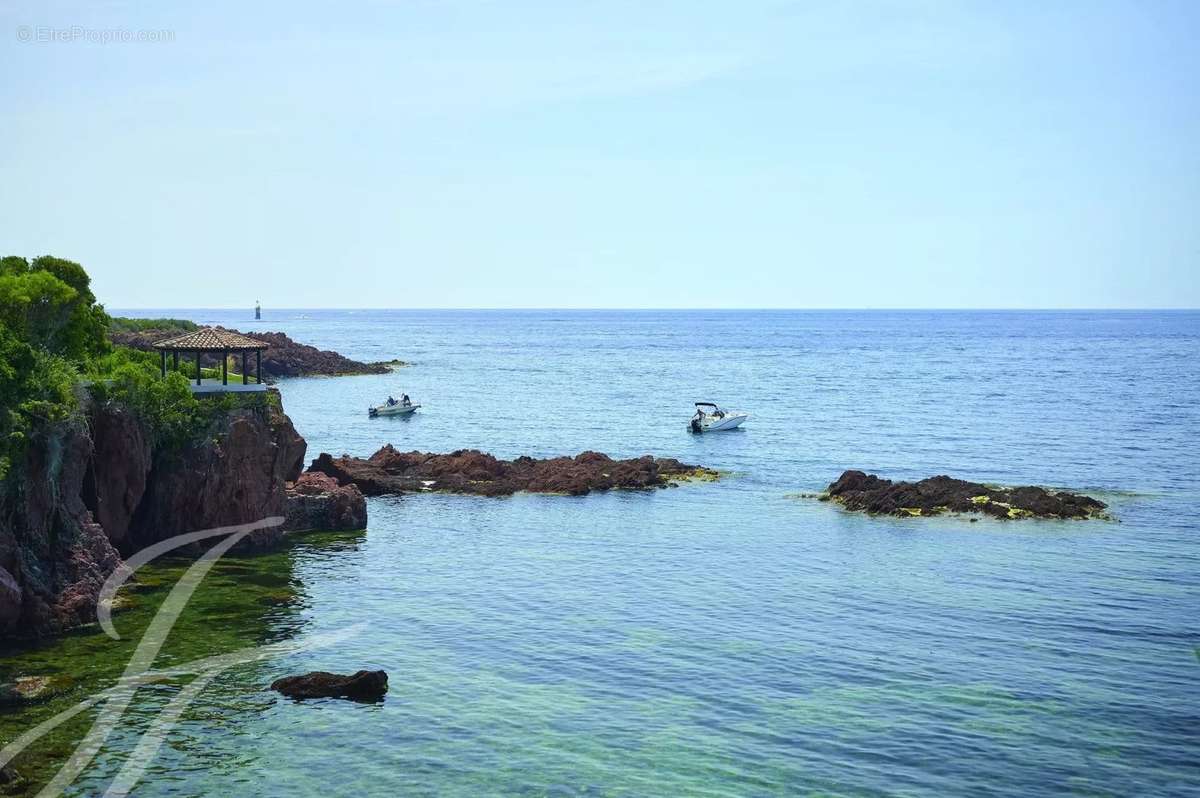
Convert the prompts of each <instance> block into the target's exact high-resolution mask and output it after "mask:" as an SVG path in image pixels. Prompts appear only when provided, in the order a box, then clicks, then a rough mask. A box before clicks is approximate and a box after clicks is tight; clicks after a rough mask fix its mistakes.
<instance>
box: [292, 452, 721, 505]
mask: <svg viewBox="0 0 1200 798" xmlns="http://www.w3.org/2000/svg"><path fill="white" fill-rule="evenodd" d="M309 471H310V472H311V471H317V472H320V473H323V474H328V475H329V476H331V477H333V478H334V479H336V480H337V481H338V482H339V483H341V484H354V485H357V486H358V487H359V488H360V489H361V490H362V492H363V493H365V494H366V495H368V496H378V495H381V494H386V493H410V492H414V491H420V490H437V491H448V492H452V493H474V494H479V495H483V496H507V495H510V494H513V493H516V492H517V491H529V492H532V493H567V494H571V495H576V496H578V495H582V494H585V493H589V492H590V491H593V490H612V489H615V488H624V489H645V488H660V487H667V486H668V485H670V484H672V480H673V479H676V480H677V479H685V478H690V477H702V478H708V479H712V478H715V477H716V472H715V471H711V470H709V469H705V468H700V467H698V466H690V465H686V464H684V463H681V462H679V461H678V460H674V459H671V458H657V459H656V458H654V457H651V456H650V455H645V456H644V457H638V458H633V459H629V460H613V459H612V458H611V457H609V456H608V455H606V454H601V453H599V452H583V453H582V454H580V455H577V456H575V457H555V458H551V459H547V460H535V459H533V458H532V457H518V458H517V459H515V460H498V459H496V458H495V457H493V456H492V455H490V454H486V453H484V452H480V451H476V450H474V449H461V450H459V451H456V452H451V453H450V454H431V453H428V452H399V451H397V450H396V449H394V448H393V447H392V446H391V445H390V444H389V445H387V446H384V447H383V448H382V449H380V450H379V451H377V452H375V454H373V455H371V456H370V457H369V458H367V459H366V460H363V459H362V458H358V457H350V456H348V455H343V456H341V457H336V458H335V457H333V456H332V455H329V454H324V453H322V454H321V455H320V456H318V457H317V459H316V460H314V461H313V463H312V465H311V466H310V467H309Z"/></svg>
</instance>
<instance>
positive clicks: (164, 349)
mask: <svg viewBox="0 0 1200 798" xmlns="http://www.w3.org/2000/svg"><path fill="white" fill-rule="evenodd" d="M154 348H155V349H157V350H158V351H159V354H160V355H161V356H162V375H163V378H164V379H165V378H166V376H167V353H168V352H170V353H171V358H172V360H173V366H174V368H176V369H178V368H179V353H180V352H192V353H195V355H196V384H195V386H194V387H193V388H192V391H193V392H198V393H203V392H208V391H213V392H222V391H262V390H266V389H265V387H264V386H263V384H262V351H263V350H264V349H268V348H269V345H268V344H265V343H263V342H262V341H259V340H256V339H254V338H249V337H247V336H245V335H239V334H238V333H235V332H230V331H229V330H218V329H216V328H213V327H201V328H200V329H199V330H196V331H195V332H190V333H186V334H184V335H179V336H176V337H175V338H168V339H167V340H165V341H159V342H158V343H156V344H155V345H154ZM205 352H208V353H210V354H213V355H217V354H219V355H220V357H221V382H220V385H218V384H217V382H216V380H212V381H210V382H209V383H205V382H204V381H203V380H202V379H201V376H200V375H201V371H200V357H201V355H203V354H204V353H205ZM231 352H240V353H241V354H242V384H241V385H237V384H236V383H235V384H234V385H232V386H231V385H230V384H229V354H230V353H231ZM250 352H253V353H254V383H253V385H251V383H250V375H249V374H248V373H247V369H246V356H247V355H248V354H249V353H250Z"/></svg>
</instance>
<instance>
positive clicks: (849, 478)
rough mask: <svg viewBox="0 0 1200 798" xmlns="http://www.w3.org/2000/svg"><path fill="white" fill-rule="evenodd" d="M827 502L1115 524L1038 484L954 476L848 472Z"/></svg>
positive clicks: (1091, 505)
mask: <svg viewBox="0 0 1200 798" xmlns="http://www.w3.org/2000/svg"><path fill="white" fill-rule="evenodd" d="M820 498H821V500H822V501H834V502H837V503H838V504H840V505H842V506H843V507H845V508H846V509H847V510H852V511H858V512H864V513H868V514H871V515H894V516H900V517H911V516H931V515H942V514H944V513H964V514H980V515H987V516H991V517H992V518H1000V519H1004V520H1017V519H1022V518H1059V519H1085V518H1100V519H1109V516H1108V514H1107V513H1105V509H1106V507H1107V505H1105V504H1104V502H1102V501H1100V500H1098V499H1093V498H1092V497H1091V496H1084V495H1082V494H1078V493H1069V492H1067V491H1051V490H1047V489H1045V488H1040V487H1037V486H1034V485H1026V486H1022V487H1012V488H1005V487H997V486H995V485H984V484H982V483H979V482H968V481H966V480H962V479H954V478H952V477H948V476H944V475H941V476H936V477H929V478H928V479H922V480H919V481H917V482H893V481H892V480H890V479H882V478H880V477H878V476H875V475H874V474H866V473H864V472H862V471H846V472H845V473H843V474H842V475H841V476H840V477H839V478H838V479H837V481H836V482H833V483H832V484H830V486H829V488H828V489H827V490H826V493H825V494H823V495H822V496H821V497H820Z"/></svg>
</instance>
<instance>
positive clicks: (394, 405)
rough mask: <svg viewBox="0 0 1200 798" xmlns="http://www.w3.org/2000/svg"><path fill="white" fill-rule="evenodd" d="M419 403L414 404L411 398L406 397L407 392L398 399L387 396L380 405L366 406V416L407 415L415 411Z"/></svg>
mask: <svg viewBox="0 0 1200 798" xmlns="http://www.w3.org/2000/svg"><path fill="white" fill-rule="evenodd" d="M418 407H420V405H414V404H413V403H412V400H410V399H409V398H408V394H404V395H403V396H402V397H401V398H400V399H399V400H397V399H393V398H392V397H390V396H389V397H388V400H387V401H386V402H384V403H383V404H381V405H375V407H368V408H367V417H368V418H376V417H377V416H407V415H409V414H410V413H415V412H416V411H417V408H418Z"/></svg>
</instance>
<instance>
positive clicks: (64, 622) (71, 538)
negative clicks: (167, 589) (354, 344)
mask: <svg viewBox="0 0 1200 798" xmlns="http://www.w3.org/2000/svg"><path fill="white" fill-rule="evenodd" d="M306 448H307V446H306V444H305V441H304V438H302V437H301V436H300V434H299V433H298V432H296V429H295V427H293V426H292V422H291V420H290V419H289V418H288V417H287V415H286V414H284V413H283V411H282V409H281V408H280V405H279V402H278V395H277V394H275V395H267V396H265V397H264V396H263V395H262V394H259V395H257V398H256V399H254V400H248V401H246V402H244V403H242V404H241V405H239V406H236V407H234V408H233V409H229V410H226V411H223V412H220V413H218V414H216V415H215V417H214V419H213V421H212V423H211V424H210V426H209V428H208V429H207V430H206V432H205V434H204V436H203V438H202V439H201V440H197V441H195V442H193V443H192V444H190V445H187V446H183V447H163V448H156V447H155V445H154V444H153V442H152V441H151V436H150V435H149V434H148V433H147V430H146V427H145V425H144V423H143V421H142V419H139V418H138V417H137V416H136V415H135V414H134V413H131V412H130V411H129V410H127V409H124V408H122V407H116V406H97V405H96V404H95V403H91V404H90V405H88V406H86V407H85V412H84V414H83V417H82V418H81V419H79V420H75V421H72V422H61V423H56V424H51V425H47V426H46V427H45V428H44V429H41V430H40V431H39V432H38V434H37V435H36V436H35V437H34V438H33V439H32V440H31V441H30V445H29V446H28V447H27V452H26V456H25V461H24V462H23V463H22V464H21V468H20V469H14V474H13V475H12V476H11V477H10V479H9V480H8V481H7V482H6V483H5V485H4V486H3V490H0V639H4V638H6V637H24V636H33V635H40V634H45V633H53V632H57V631H62V630H64V629H68V628H70V627H72V626H76V625H79V624H81V623H86V622H89V621H92V620H95V605H96V596H97V593H98V592H99V589H100V587H101V585H102V584H103V581H104V579H105V578H107V576H108V575H109V574H110V573H111V572H112V570H113V569H114V568H115V567H116V566H117V565H118V564H119V563H120V561H121V560H120V557H121V555H122V554H125V555H128V554H130V553H132V552H135V551H137V550H139V549H141V548H142V547H144V546H146V545H148V544H150V543H154V542H156V541H159V540H163V539H165V538H168V537H171V536H173V535H178V534H181V533H184V532H190V531H195V530H201V529H208V528H212V527H218V526H226V525H231V524H239V523H246V522H249V521H256V520H259V519H261V518H265V517H269V516H276V515H277V516H287V517H289V518H290V519H292V520H291V523H290V524H289V525H287V526H285V528H288V529H313V528H353V529H361V528H363V527H364V526H365V525H366V504H365V501H364V500H363V498H362V495H361V494H360V493H358V491H357V490H356V489H355V490H345V489H337V486H336V485H333V486H332V487H333V488H334V489H333V490H323V489H322V488H328V487H330V486H325V485H320V486H317V485H307V486H302V487H300V488H299V489H297V486H295V485H292V484H290V483H292V482H293V481H294V480H296V479H297V478H298V477H299V476H300V470H301V467H302V466H303V462H304V454H305V450H306ZM297 505H303V510H302V511H301V510H299V509H297V508H296V506H297ZM335 524H340V526H335ZM282 535H283V528H272V529H264V530H259V531H258V532H256V533H254V535H253V536H252V537H251V538H249V539H248V541H247V543H246V545H247V546H248V547H259V548H261V547H267V546H270V545H272V544H274V543H276V542H277V541H278V540H279V539H280V537H282Z"/></svg>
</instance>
